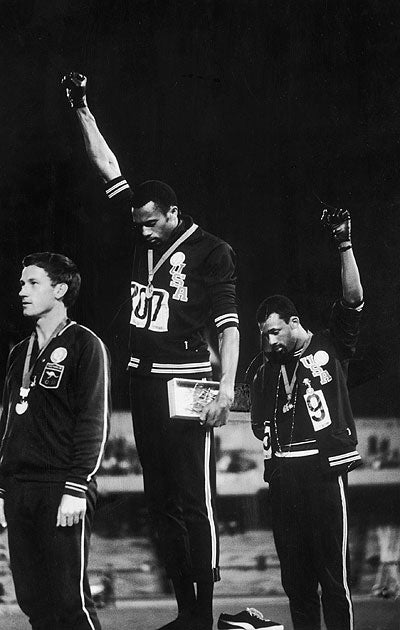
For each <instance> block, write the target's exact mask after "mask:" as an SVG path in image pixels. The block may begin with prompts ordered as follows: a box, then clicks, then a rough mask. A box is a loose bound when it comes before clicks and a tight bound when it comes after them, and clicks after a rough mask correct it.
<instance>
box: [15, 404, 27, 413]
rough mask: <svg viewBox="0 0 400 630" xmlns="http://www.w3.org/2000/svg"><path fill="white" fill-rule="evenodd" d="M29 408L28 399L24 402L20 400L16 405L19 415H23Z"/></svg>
mask: <svg viewBox="0 0 400 630" xmlns="http://www.w3.org/2000/svg"><path fill="white" fill-rule="evenodd" d="M27 409H28V402H27V401H26V400H23V401H22V402H18V403H17V404H16V405H15V411H16V412H17V414H18V415H19V416H22V414H24V413H25V411H26V410H27Z"/></svg>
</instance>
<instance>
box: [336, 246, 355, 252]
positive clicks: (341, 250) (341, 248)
mask: <svg viewBox="0 0 400 630" xmlns="http://www.w3.org/2000/svg"><path fill="white" fill-rule="evenodd" d="M352 248H353V245H345V246H344V247H338V250H339V251H340V252H347V250H348V249H352Z"/></svg>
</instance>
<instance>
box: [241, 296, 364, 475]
mask: <svg viewBox="0 0 400 630" xmlns="http://www.w3.org/2000/svg"><path fill="white" fill-rule="evenodd" d="M360 317H361V306H360V307H357V308H350V307H348V306H346V305H345V304H343V303H342V302H336V303H335V304H334V306H333V309H332V313H331V318H330V323H329V328H328V329H327V330H323V331H321V332H318V333H316V334H314V335H313V336H312V338H311V341H310V344H309V346H308V347H307V349H306V351H305V352H304V355H303V356H301V358H300V360H299V366H298V370H297V383H298V387H299V390H298V395H297V404H296V413H295V418H294V420H295V422H296V416H298V414H299V415H300V414H301V416H302V418H303V421H304V418H306V419H307V421H308V422H309V426H310V434H313V436H314V438H315V441H316V448H317V449H318V451H319V457H320V464H321V470H322V471H323V472H324V473H329V472H330V473H333V474H336V475H340V474H342V473H343V472H348V471H350V470H352V469H353V468H355V467H357V466H359V465H360V464H361V456H360V455H359V453H358V451H357V449H356V445H357V434H356V428H355V424H354V420H353V414H352V411H351V407H350V400H349V394H348V390H347V385H346V376H347V365H348V361H349V359H350V358H351V357H352V356H353V354H354V351H355V346H356V342H357V338H358V334H359V322H360ZM279 371H280V366H279V365H274V364H272V363H270V362H268V361H265V363H264V364H263V365H262V366H261V367H260V368H259V369H258V371H257V373H256V376H255V378H254V381H253V385H252V411H251V417H252V428H253V432H254V434H255V436H256V437H257V438H258V439H260V440H264V453H265V458H266V459H265V480H266V481H268V480H269V479H270V478H271V475H272V474H273V470H274V463H276V458H275V454H276V449H277V441H276V435H275V431H276V427H274V426H273V425H274V422H273V418H274V414H275V415H276V409H275V404H276V389H277V383H278V378H279ZM310 386H311V389H312V390H313V391H314V392H317V396H318V392H322V393H323V397H324V400H325V402H326V407H327V413H328V414H329V416H330V419H331V423H330V424H329V425H328V426H326V427H324V428H321V429H319V427H318V420H317V421H316V422H315V423H314V424H312V422H311V419H310V420H309V411H308V410H307V401H306V398H305V397H307V389H308V388H310ZM309 391H310V389H309ZM311 395H312V394H311ZM315 400H318V398H315V397H314V401H315ZM311 402H313V401H311ZM319 415H320V418H321V419H323V416H324V415H326V410H325V411H324V410H322V411H320V414H319ZM302 448H303V447H302ZM293 450H295V449H293Z"/></svg>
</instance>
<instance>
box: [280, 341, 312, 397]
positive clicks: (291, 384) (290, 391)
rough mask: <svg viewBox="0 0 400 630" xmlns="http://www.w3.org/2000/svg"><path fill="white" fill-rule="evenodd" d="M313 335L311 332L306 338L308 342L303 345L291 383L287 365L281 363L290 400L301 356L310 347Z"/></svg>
mask: <svg viewBox="0 0 400 630" xmlns="http://www.w3.org/2000/svg"><path fill="white" fill-rule="evenodd" d="M311 337H312V333H309V335H308V338H307V339H306V342H305V344H304V346H303V347H302V349H301V352H300V354H299V355H298V358H297V363H296V367H295V368H294V372H293V376H292V379H291V381H290V383H289V379H288V375H287V371H286V366H285V365H281V372H280V373H281V375H282V379H283V384H284V386H285V392H286V396H287V400H288V402H290V401H291V398H292V393H293V388H294V384H295V382H296V376H297V368H298V367H299V361H300V357H301V355H302V354H303V353H304V352H305V350H306V349H307V348H308V346H309V345H310V341H311Z"/></svg>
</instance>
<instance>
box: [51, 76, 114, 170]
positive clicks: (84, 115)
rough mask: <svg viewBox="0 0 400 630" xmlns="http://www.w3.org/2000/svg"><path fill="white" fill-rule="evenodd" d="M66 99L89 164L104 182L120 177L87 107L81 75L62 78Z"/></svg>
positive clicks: (112, 157)
mask: <svg viewBox="0 0 400 630" xmlns="http://www.w3.org/2000/svg"><path fill="white" fill-rule="evenodd" d="M62 84H63V86H64V87H65V91H66V95H67V99H68V101H69V103H70V105H71V107H72V108H73V109H74V111H75V113H76V116H77V118H78V122H79V125H80V128H81V130H82V135H83V139H84V141H85V147H86V152H87V154H88V157H89V160H90V162H91V163H92V164H93V166H94V167H95V168H96V169H97V171H98V172H99V174H100V176H101V177H102V179H103V180H104V181H105V182H109V181H110V180H112V179H115V178H116V177H119V176H120V175H121V171H120V168H119V164H118V160H117V158H116V156H115V155H114V153H113V152H112V151H111V149H110V147H109V146H108V144H107V142H106V141H105V139H104V137H103V136H102V134H101V133H100V130H99V128H98V126H97V123H96V120H95V118H94V116H93V114H92V113H91V111H90V109H89V107H88V106H87V100H86V85H87V79H86V77H85V76H84V75H83V74H79V73H78V72H70V73H69V74H68V75H66V76H65V77H63V80H62Z"/></svg>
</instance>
